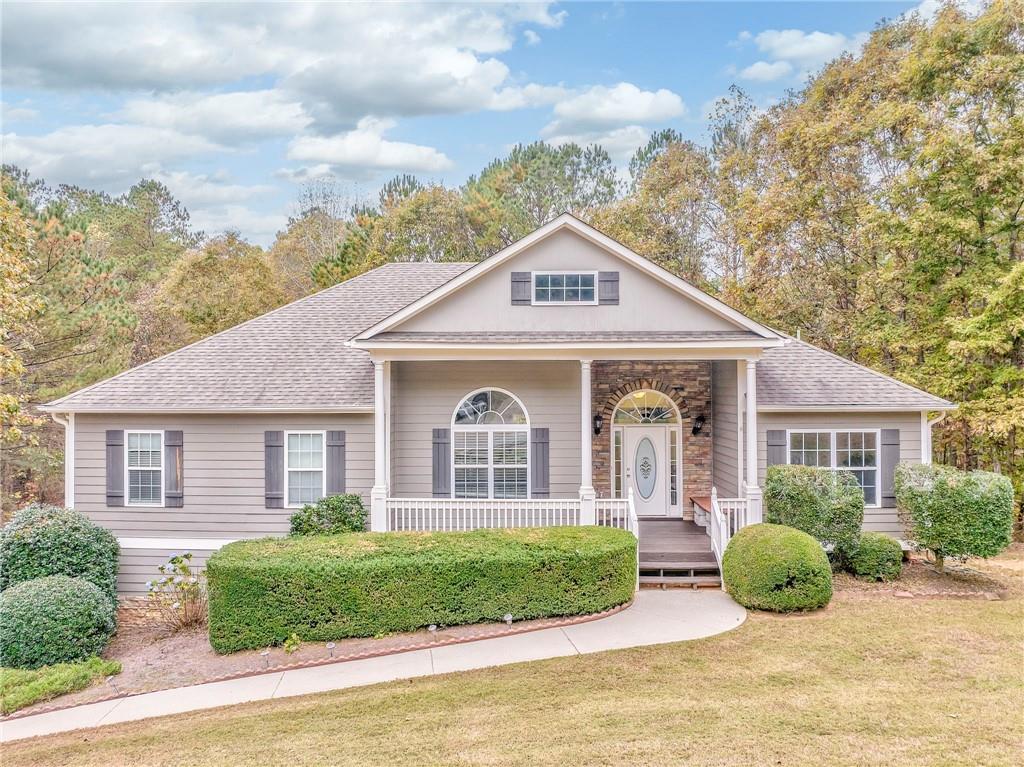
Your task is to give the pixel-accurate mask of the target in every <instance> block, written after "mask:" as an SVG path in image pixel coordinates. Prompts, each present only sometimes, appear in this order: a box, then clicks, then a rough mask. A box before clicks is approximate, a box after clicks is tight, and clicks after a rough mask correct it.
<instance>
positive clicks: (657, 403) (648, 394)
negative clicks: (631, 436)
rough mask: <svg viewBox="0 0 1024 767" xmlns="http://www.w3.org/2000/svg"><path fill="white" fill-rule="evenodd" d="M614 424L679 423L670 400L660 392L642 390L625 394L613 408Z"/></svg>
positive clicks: (677, 414)
mask: <svg viewBox="0 0 1024 767" xmlns="http://www.w3.org/2000/svg"><path fill="white" fill-rule="evenodd" d="M614 420H615V423H618V424H624V425H629V424H634V423H679V412H678V411H677V410H676V406H675V405H674V404H673V402H672V400H670V399H669V398H668V397H666V396H665V395H664V394H662V393H661V392H660V391H652V390H651V389H643V390H641V391H635V392H633V393H632V394H627V395H626V396H625V397H623V398H622V401H621V402H619V404H618V406H617V407H616V408H615V419H614Z"/></svg>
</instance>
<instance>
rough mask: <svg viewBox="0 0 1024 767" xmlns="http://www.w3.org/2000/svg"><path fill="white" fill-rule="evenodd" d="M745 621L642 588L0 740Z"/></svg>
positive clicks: (709, 595)
mask: <svg viewBox="0 0 1024 767" xmlns="http://www.w3.org/2000/svg"><path fill="white" fill-rule="evenodd" d="M745 618H746V612H745V611H744V610H743V608H742V607H740V606H739V605H737V604H736V603H735V602H733V601H732V599H730V598H729V597H728V596H727V595H726V594H724V593H723V592H721V591H710V590H708V591H689V590H682V589H667V590H665V591H640V592H638V593H637V595H636V600H635V601H634V603H633V605H632V606H631V607H629V608H628V609H626V610H623V611H622V612H619V613H616V614H614V615H610V616H608V617H607V618H602V619H600V620H595V621H590V622H589V623H580V624H577V625H574V626H564V627H560V628H550V629H541V630H539V631H531V632H529V633H525V634H512V635H510V636H504V637H495V638H492V639H481V640H478V641H475V642H465V643H463V644H453V645H446V646H443V647H436V648H432V649H429V650H411V651H408V652H400V653H396V654H395V655H385V656H381V657H379V658H367V659H364V660H353V661H342V662H339V663H332V664H329V665H325V666H315V667H311V668H303V669H293V670H290V671H276V672H269V673H266V674H259V675H256V676H250V677H245V678H242V679H230V680H227V681H223V682H209V683H206V684H197V685H192V686H190V687H179V688H176V689H173V690H161V691H159V692H148V693H142V694H140V695H132V696H130V697H126V698H119V699H117V700H109V701H101V702H99V703H86V704H84V705H81V706H75V707H73V708H67V709H63V710H61V711H51V712H49V713H43V714H35V715H33V716H26V717H24V718H22V719H13V720H10V721H6V722H2V723H0V742H8V741H12V740H19V739H21V738H30V737H33V736H36V735H50V734H53V733H58V732H67V731H69V730H77V729H81V728H83V727H98V726H99V725H104V724H114V723H117V722H130V721H134V720H137V719H147V718H149V717H154V716H166V715H168V714H180V713H183V712H186V711H196V710H200V709H206V708H215V707H217V706H229V705H234V704H237V703H248V702H250V701H256V700H268V699H270V698H285V697H288V696H291V695H307V694H309V693H317V692H326V691H328V690H340V689H343V688H346V687H360V686H363V685H369V684H378V683H380V682H390V681H394V680H396V679H411V678H413V677H421V676H431V675H432V674H447V673H449V672H452V671H467V670H469V669H477V668H486V667H488V666H503V665H505V664H508V663H520V662H522V661H531V660H541V659H543V658H557V657H563V656H568V655H582V654H585V653H595V652H603V651H605V650H618V649H622V648H626V647H640V646H642V645H652V644H664V643H666V642H680V641H683V640H686V639H699V638H700V637H707V636H713V635H714V634H720V633H722V632H724V631H728V630H729V629H733V628H736V627H737V626H739V625H740V624H741V623H743V621H744V619H745Z"/></svg>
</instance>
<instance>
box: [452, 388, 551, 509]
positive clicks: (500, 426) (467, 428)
mask: <svg viewBox="0 0 1024 767" xmlns="http://www.w3.org/2000/svg"><path fill="white" fill-rule="evenodd" d="M485 391H496V392H501V393H502V394H505V395H508V396H509V397H511V398H512V399H514V400H515V401H516V404H518V405H519V407H520V408H521V409H522V411H523V415H525V416H526V423H524V424H512V423H491V424H482V423H477V424H462V423H460V424H456V423H455V419H456V418H457V417H458V415H459V409H460V408H461V407H462V403H463V402H465V401H466V400H467V399H469V398H470V397H473V396H475V395H477V394H480V392H485ZM451 424H452V447H451V453H450V455H451V473H450V476H449V478H448V480H449V482H450V483H451V485H450V486H451V497H452V498H455V499H457V500H460V501H473V500H485V499H483V498H460V497H459V496H457V495H456V494H455V469H456V463H455V434H456V433H457V432H481V431H482V432H487V463H461V464H458V466H459V467H461V468H464V469H466V468H470V469H487V498H486V500H501V501H517V500H523V498H495V497H494V469H495V468H499V469H503V468H516V469H518V468H520V466H521V464H506V463H495V462H494V432H497V431H513V432H522V433H524V434H526V496H525V498H526V499H530V498H532V497H533V495H532V490H533V488H532V487H531V483H530V477H531V474H530V467H531V466H532V463H533V460H532V459H533V455H532V451H531V449H530V412H529V411H528V410H527V409H526V405H524V404H523V401H522V400H521V399H519V397H517V396H516V395H515V394H513V393H512V392H510V391H508V389H502V388H500V387H498V386H482V387H481V388H479V389H474V390H473V391H471V392H469V393H468V394H465V395H463V396H462V397H461V398H460V399H459V402H458V404H457V405H456V406H455V410H454V412H452V420H451Z"/></svg>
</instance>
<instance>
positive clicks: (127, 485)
mask: <svg viewBox="0 0 1024 767" xmlns="http://www.w3.org/2000/svg"><path fill="white" fill-rule="evenodd" d="M131 434H159V435H160V465H159V466H157V467H153V466H146V467H140V466H133V467H129V466H128V452H129V451H128V442H129V440H128V436H129V435H131ZM166 441H167V440H166V439H165V438H164V432H163V431H162V430H161V429H125V431H124V505H125V506H146V507H149V508H151V509H159V508H163V506H164V493H165V492H166V490H167V488H166V485H165V482H166V478H165V477H164V463H165V461H166V456H165V453H164V450H166V448H167V446H166V444H165V443H166ZM132 468H134V469H135V470H136V471H138V470H142V471H154V470H156V471H159V472H160V502H159V503H157V502H154V501H133V500H132V499H131V497H132V489H131V481H130V480H131V469H132Z"/></svg>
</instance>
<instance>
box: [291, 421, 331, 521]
mask: <svg viewBox="0 0 1024 767" xmlns="http://www.w3.org/2000/svg"><path fill="white" fill-rule="evenodd" d="M295 434H319V435H320V445H321V447H322V450H323V452H322V453H321V465H320V469H319V471H320V497H321V498H326V497H327V431H326V430H320V429H294V430H292V431H285V433H284V501H285V502H284V506H285V508H286V509H301V508H302V507H303V506H305V505H306V504H305V503H292V499H291V483H290V482H289V481H288V475H289V473H290V472H293V471H317V469H302V468H298V467H296V468H294V469H292V468H290V467H289V466H288V437H290V436H292V435H295ZM313 503H316V501H313Z"/></svg>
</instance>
